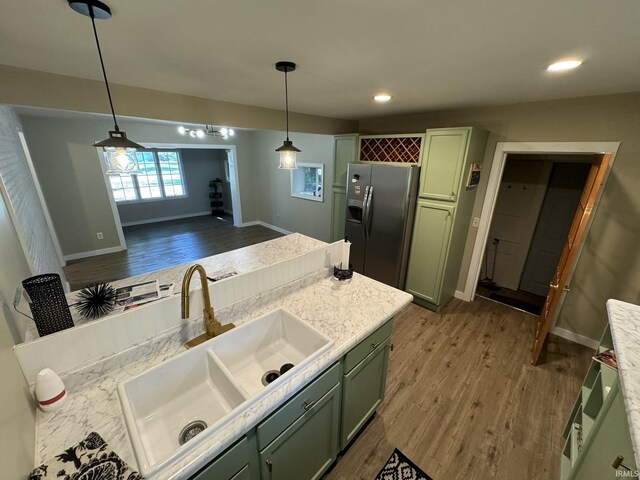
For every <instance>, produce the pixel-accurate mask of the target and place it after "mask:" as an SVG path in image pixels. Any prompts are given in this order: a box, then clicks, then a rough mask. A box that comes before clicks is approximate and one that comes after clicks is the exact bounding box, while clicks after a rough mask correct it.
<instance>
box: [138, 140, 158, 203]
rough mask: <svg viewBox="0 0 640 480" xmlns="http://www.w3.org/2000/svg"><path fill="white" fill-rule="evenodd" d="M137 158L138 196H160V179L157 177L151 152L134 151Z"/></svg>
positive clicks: (145, 197)
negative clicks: (138, 171)
mask: <svg viewBox="0 0 640 480" xmlns="http://www.w3.org/2000/svg"><path fill="white" fill-rule="evenodd" d="M136 158H137V160H138V168H139V169H140V172H141V173H139V174H138V175H137V180H138V188H139V190H140V198H143V199H148V198H160V197H162V192H161V191H160V179H159V178H158V169H157V168H156V162H155V159H154V158H153V152H147V151H145V152H136Z"/></svg>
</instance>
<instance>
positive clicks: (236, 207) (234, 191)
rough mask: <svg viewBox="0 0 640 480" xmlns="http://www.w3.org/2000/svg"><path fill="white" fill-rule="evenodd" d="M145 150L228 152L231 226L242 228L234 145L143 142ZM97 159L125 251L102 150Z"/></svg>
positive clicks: (120, 223)
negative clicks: (98, 159) (231, 212)
mask: <svg viewBox="0 0 640 480" xmlns="http://www.w3.org/2000/svg"><path fill="white" fill-rule="evenodd" d="M142 146H144V147H145V148H170V149H175V150H226V151H227V152H228V155H227V159H228V161H229V163H230V165H229V173H231V172H233V174H232V175H231V178H230V179H229V184H230V186H231V203H232V206H231V207H232V210H233V225H234V226H236V227H241V226H242V207H241V205H240V180H239V177H238V156H237V154H236V146H235V145H211V144H202V145H197V144H193V143H157V142H154V143H148V142H145V143H143V144H142ZM97 151H98V157H99V158H100V159H101V160H100V164H101V165H102V169H103V173H104V177H105V183H106V185H107V192H108V194H109V202H110V203H111V210H112V211H113V219H114V221H115V224H116V230H117V232H118V237H119V239H120V246H121V247H122V248H121V249H122V250H126V248H127V245H126V241H125V237H124V232H123V230H122V222H121V221H120V214H119V213H118V206H117V204H116V201H115V199H114V198H113V194H112V192H111V187H110V185H109V180H108V178H107V176H106V168H105V167H104V161H103V154H102V150H101V149H98V150H97Z"/></svg>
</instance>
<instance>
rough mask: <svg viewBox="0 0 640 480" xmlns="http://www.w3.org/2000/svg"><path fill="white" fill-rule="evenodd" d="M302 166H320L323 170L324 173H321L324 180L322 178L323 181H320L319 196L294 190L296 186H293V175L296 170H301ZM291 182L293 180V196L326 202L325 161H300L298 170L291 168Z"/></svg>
mask: <svg viewBox="0 0 640 480" xmlns="http://www.w3.org/2000/svg"><path fill="white" fill-rule="evenodd" d="M300 167H311V168H318V169H320V171H321V172H322V175H321V176H322V180H321V183H320V195H319V196H314V195H307V194H304V193H297V192H295V191H294V188H293V176H294V175H295V173H296V172H298V171H299V169H300ZM290 182H291V196H292V197H293V198H301V199H302V200H311V201H312V202H324V163H298V169H297V170H291V176H290Z"/></svg>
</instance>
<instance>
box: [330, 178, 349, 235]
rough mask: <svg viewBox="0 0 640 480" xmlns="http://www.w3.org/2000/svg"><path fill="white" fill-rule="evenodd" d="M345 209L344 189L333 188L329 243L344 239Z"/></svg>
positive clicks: (345, 197)
mask: <svg viewBox="0 0 640 480" xmlns="http://www.w3.org/2000/svg"><path fill="white" fill-rule="evenodd" d="M346 208H347V194H346V189H344V188H340V187H333V203H332V207H331V209H332V220H331V241H332V242H336V241H338V240H341V239H343V238H344V222H345V210H346Z"/></svg>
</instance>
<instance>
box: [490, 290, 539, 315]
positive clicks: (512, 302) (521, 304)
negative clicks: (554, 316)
mask: <svg viewBox="0 0 640 480" xmlns="http://www.w3.org/2000/svg"><path fill="white" fill-rule="evenodd" d="M489 298H490V299H491V300H495V301H496V302H500V303H504V304H505V305H509V306H511V307H514V308H518V309H520V310H524V311H525V312H529V313H533V314H534V315H540V312H541V311H542V307H543V306H542V305H535V304H533V303H529V302H525V301H523V300H517V299H515V298H511V297H507V296H505V295H500V294H499V293H492V294H491V295H489Z"/></svg>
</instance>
